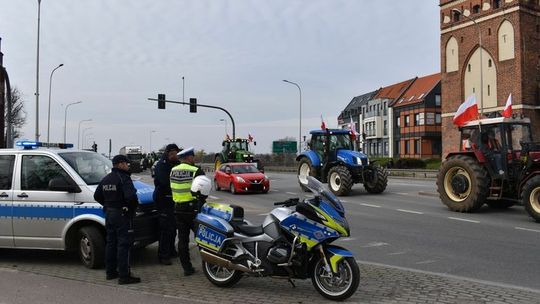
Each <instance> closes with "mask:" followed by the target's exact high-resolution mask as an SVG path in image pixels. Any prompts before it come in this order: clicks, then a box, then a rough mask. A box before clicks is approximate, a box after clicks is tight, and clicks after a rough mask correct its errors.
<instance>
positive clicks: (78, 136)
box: [77, 118, 92, 149]
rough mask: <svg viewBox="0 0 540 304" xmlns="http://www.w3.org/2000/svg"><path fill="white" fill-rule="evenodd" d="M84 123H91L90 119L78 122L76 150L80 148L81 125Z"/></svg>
mask: <svg viewBox="0 0 540 304" xmlns="http://www.w3.org/2000/svg"><path fill="white" fill-rule="evenodd" d="M85 121H92V119H91V118H90V119H83V120H81V121H79V128H78V129H77V149H80V148H81V124H82V123H83V122H85Z"/></svg>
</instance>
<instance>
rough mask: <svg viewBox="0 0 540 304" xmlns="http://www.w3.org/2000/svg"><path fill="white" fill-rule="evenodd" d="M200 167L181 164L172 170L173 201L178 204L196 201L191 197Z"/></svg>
mask: <svg viewBox="0 0 540 304" xmlns="http://www.w3.org/2000/svg"><path fill="white" fill-rule="evenodd" d="M197 170H199V168H198V167H195V166H192V165H190V164H180V165H178V166H176V167H174V168H172V170H171V176H170V180H171V190H172V198H173V201H174V202H175V203H177V204H182V203H188V202H191V201H194V200H195V197H194V196H193V195H191V184H192V183H193V177H194V176H195V172H197Z"/></svg>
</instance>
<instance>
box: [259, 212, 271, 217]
mask: <svg viewBox="0 0 540 304" xmlns="http://www.w3.org/2000/svg"><path fill="white" fill-rule="evenodd" d="M268 214H270V213H268V212H266V213H259V215H263V216H264V215H268Z"/></svg>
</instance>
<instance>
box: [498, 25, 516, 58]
mask: <svg viewBox="0 0 540 304" xmlns="http://www.w3.org/2000/svg"><path fill="white" fill-rule="evenodd" d="M498 35H499V61H503V60H508V59H514V57H515V53H514V26H513V25H512V23H510V21H508V20H505V21H503V22H502V23H501V26H500V27H499V34H498Z"/></svg>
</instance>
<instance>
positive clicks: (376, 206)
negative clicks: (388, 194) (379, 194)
mask: <svg viewBox="0 0 540 304" xmlns="http://www.w3.org/2000/svg"><path fill="white" fill-rule="evenodd" d="M360 205H362V206H366V207H373V208H381V206H378V205H371V204H364V203H360Z"/></svg>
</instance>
